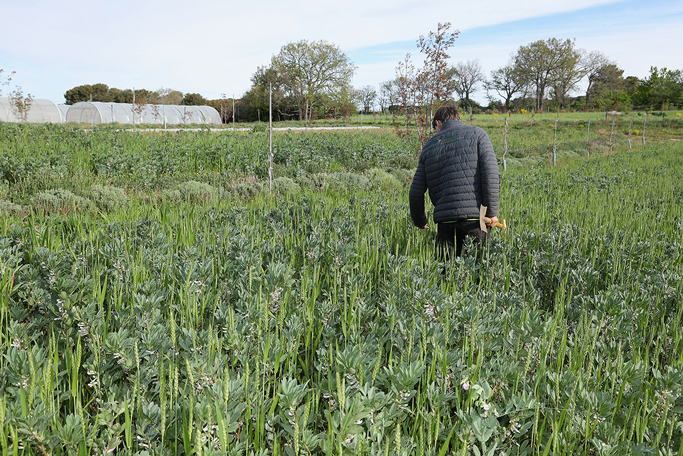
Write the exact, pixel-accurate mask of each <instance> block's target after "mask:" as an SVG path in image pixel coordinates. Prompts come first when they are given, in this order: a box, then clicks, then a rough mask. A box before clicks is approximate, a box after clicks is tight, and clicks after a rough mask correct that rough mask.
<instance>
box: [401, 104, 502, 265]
mask: <svg viewBox="0 0 683 456" xmlns="http://www.w3.org/2000/svg"><path fill="white" fill-rule="evenodd" d="M432 126H433V127H434V128H435V129H436V131H437V132H436V134H435V135H434V136H432V137H431V138H430V139H429V141H427V144H425V145H424V147H423V148H422V152H421V153H420V161H419V163H418V165H417V171H415V177H414V178H413V183H412V185H411V186H410V215H411V217H412V218H413V222H414V223H415V226H417V227H418V228H420V229H423V230H427V229H429V226H428V225H427V216H426V215H425V199H424V194H425V191H427V190H429V197H430V199H431V200H432V203H433V204H434V222H436V223H437V225H438V228H437V234H436V255H437V258H438V259H439V260H443V261H447V260H449V259H450V258H451V257H452V256H453V250H455V255H456V256H460V254H461V253H462V246H463V241H464V239H465V237H466V236H472V237H473V238H474V240H475V242H478V243H481V244H485V243H486V242H487V241H488V239H489V237H490V231H491V230H490V228H489V229H487V230H486V231H482V230H481V228H480V225H479V206H480V205H482V204H483V205H484V206H487V207H488V209H487V212H486V216H487V217H489V218H490V219H491V222H492V223H491V224H492V225H494V224H495V223H496V222H497V221H498V217H497V215H498V197H499V193H500V188H499V182H498V162H497V161H496V155H495V153H494V152H493V146H492V145H491V140H490V139H489V137H488V135H487V134H486V132H485V131H484V130H483V129H481V128H479V127H472V126H469V125H465V124H463V123H462V122H461V121H460V112H459V111H458V108H457V107H455V106H442V107H441V108H439V109H438V110H437V111H436V113H435V114H434V120H433V121H432Z"/></svg>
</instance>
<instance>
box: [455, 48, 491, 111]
mask: <svg viewBox="0 0 683 456" xmlns="http://www.w3.org/2000/svg"><path fill="white" fill-rule="evenodd" d="M451 74H452V77H453V79H454V81H455V82H456V83H457V86H458V88H459V92H460V93H461V95H462V97H461V98H463V99H464V100H465V101H466V102H467V104H468V105H469V103H470V95H472V94H473V93H474V92H476V91H477V84H479V83H480V82H484V80H485V77H484V72H483V71H482V69H481V62H480V61H479V59H475V60H468V61H467V62H458V63H456V64H455V65H454V66H453V68H452V70H451Z"/></svg>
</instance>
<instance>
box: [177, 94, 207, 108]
mask: <svg viewBox="0 0 683 456" xmlns="http://www.w3.org/2000/svg"><path fill="white" fill-rule="evenodd" d="M180 104H181V105H185V106H204V105H206V98H204V97H203V96H201V95H200V94H198V93H186V94H185V96H184V97H183V101H182V102H181V103H180Z"/></svg>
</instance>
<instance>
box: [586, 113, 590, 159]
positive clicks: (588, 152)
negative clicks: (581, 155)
mask: <svg viewBox="0 0 683 456" xmlns="http://www.w3.org/2000/svg"><path fill="white" fill-rule="evenodd" d="M590 156H591V120H590V119H588V133H587V134H586V158H590Z"/></svg>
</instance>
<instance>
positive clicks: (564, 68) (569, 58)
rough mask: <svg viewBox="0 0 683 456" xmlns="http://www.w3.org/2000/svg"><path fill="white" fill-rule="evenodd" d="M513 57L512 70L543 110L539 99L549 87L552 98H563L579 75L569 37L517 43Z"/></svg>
mask: <svg viewBox="0 0 683 456" xmlns="http://www.w3.org/2000/svg"><path fill="white" fill-rule="evenodd" d="M514 59H515V70H516V71H517V72H518V73H519V74H520V75H523V76H524V79H525V82H526V84H527V85H530V86H532V87H533V88H534V90H535V98H536V109H538V110H543V100H544V99H545V96H546V93H547V91H548V90H549V89H550V88H552V89H553V93H554V96H555V98H556V100H557V101H559V102H564V99H565V97H566V95H567V92H568V91H569V90H571V89H572V88H573V87H574V85H575V84H576V82H578V80H580V79H581V77H582V75H581V71H580V70H581V68H580V65H579V63H580V54H579V52H578V51H577V50H576V49H575V48H574V41H572V40H569V39H567V40H564V41H561V40H558V39H557V38H550V39H548V40H545V41H544V40H539V41H534V42H533V43H531V44H529V45H527V46H520V48H519V50H518V51H517V54H516V55H515V57H514Z"/></svg>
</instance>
